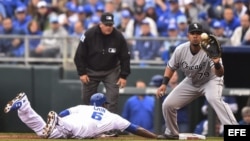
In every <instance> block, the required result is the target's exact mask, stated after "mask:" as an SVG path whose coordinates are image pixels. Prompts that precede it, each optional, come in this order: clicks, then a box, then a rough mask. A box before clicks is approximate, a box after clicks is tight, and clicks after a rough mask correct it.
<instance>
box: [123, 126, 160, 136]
mask: <svg viewBox="0 0 250 141" xmlns="http://www.w3.org/2000/svg"><path fill="white" fill-rule="evenodd" d="M125 130H126V131H128V132H130V133H132V134H135V135H138V136H142V137H145V138H153V139H154V138H156V137H157V135H156V134H155V133H152V132H150V131H148V130H146V129H144V128H142V127H140V126H138V125H134V124H130V125H129V126H128V128H126V129H125Z"/></svg>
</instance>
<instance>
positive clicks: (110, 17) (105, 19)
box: [101, 13, 114, 24]
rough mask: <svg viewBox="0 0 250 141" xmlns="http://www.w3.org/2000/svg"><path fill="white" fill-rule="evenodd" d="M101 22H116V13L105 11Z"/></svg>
mask: <svg viewBox="0 0 250 141" xmlns="http://www.w3.org/2000/svg"><path fill="white" fill-rule="evenodd" d="M101 22H102V23H103V24H114V15H113V14H111V13H103V14H102V16H101Z"/></svg>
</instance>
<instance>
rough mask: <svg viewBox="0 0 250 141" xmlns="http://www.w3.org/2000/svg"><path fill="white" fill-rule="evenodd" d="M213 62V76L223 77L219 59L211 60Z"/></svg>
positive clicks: (222, 68)
mask: <svg viewBox="0 0 250 141" xmlns="http://www.w3.org/2000/svg"><path fill="white" fill-rule="evenodd" d="M212 60H213V62H214V67H213V68H212V69H213V71H214V73H215V75H217V76H218V77H221V76H223V75H224V67H223V65H222V64H221V61H220V60H221V58H213V59H212Z"/></svg>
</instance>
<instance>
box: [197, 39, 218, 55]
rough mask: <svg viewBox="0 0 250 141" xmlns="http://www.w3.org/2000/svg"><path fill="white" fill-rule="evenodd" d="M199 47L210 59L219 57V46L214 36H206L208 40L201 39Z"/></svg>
mask: <svg viewBox="0 0 250 141" xmlns="http://www.w3.org/2000/svg"><path fill="white" fill-rule="evenodd" d="M200 46H201V48H202V49H203V50H204V51H205V52H206V53H207V55H208V56H209V57H210V58H218V57H221V45H220V43H219V41H218V40H217V39H216V37H215V36H214V35H208V39H202V40H201V42H200Z"/></svg>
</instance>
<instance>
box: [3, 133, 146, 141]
mask: <svg viewBox="0 0 250 141" xmlns="http://www.w3.org/2000/svg"><path fill="white" fill-rule="evenodd" d="M11 140H19V141H26V140H29V141H30V140H34V141H38V140H45V139H43V138H40V137H38V136H37V135H36V134H34V133H0V141H11ZM48 140H57V141H58V139H48ZM60 140H67V141H71V140H72V141H73V140H74V141H75V140H76V139H60ZM94 140H102V141H106V140H107V141H108V140H115V141H120V140H121V141H124V140H149V139H145V138H143V137H139V136H134V135H121V136H119V137H108V138H98V139H91V140H90V141H94ZM84 141H88V139H87V140H86V139H84Z"/></svg>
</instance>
